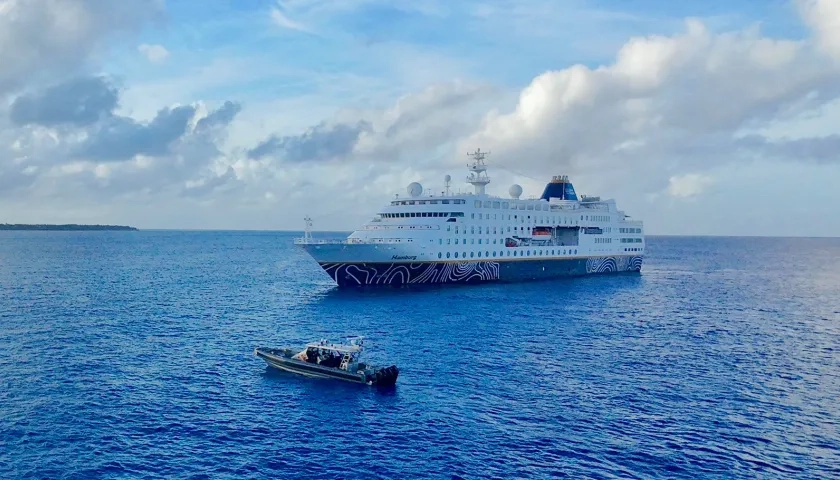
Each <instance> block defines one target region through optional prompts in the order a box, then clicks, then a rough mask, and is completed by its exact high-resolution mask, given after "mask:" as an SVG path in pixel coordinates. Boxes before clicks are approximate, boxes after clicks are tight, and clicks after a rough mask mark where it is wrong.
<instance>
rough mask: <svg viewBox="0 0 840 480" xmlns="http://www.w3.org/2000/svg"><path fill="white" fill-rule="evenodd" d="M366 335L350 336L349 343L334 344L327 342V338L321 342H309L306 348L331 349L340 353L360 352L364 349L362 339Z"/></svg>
mask: <svg viewBox="0 0 840 480" xmlns="http://www.w3.org/2000/svg"><path fill="white" fill-rule="evenodd" d="M363 338H364V337H348V338H347V343H340V344H337V345H336V344H333V343H327V341H326V340H321V341H320V342H312V343H307V344H306V348H307V349H308V348H317V349H320V350H330V351H334V352H339V353H359V352H361V351H362V349H363V347H362V339H363Z"/></svg>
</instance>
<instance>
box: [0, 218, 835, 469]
mask: <svg viewBox="0 0 840 480" xmlns="http://www.w3.org/2000/svg"><path fill="white" fill-rule="evenodd" d="M294 236H295V235H294V234H292V233H281V232H176V231H140V232H0V478H3V479H7V478H8V479H16V478H68V479H69V478H73V479H75V478H132V479H133V478H231V479H232V478H237V479H239V478H298V477H300V478H306V479H314V478H447V479H448V478H491V477H492V478H504V479H510V478H529V479H530V478H550V477H568V478H622V479H624V478H641V479H653V478H668V479H680V478H685V479H689V478H690V479H697V478H720V479H731V478H779V479H798V478H802V479H806V478H807V479H816V478H840V240H838V239H790V238H776V239H773V238H696V237H695V238H686V237H651V238H649V241H648V252H647V258H646V263H645V266H644V268H643V270H642V273H641V274H630V275H618V276H599V277H588V278H578V279H564V280H557V281H547V282H534V283H522V284H498V285H495V284H491V285H478V286H462V287H444V288H431V289H429V288H427V289H424V290H405V289H401V290H387V291H365V292H355V291H350V292H344V291H337V290H336V289H335V288H334V287H333V286H332V284H331V283H330V280H329V278H328V277H327V276H326V275H325V274H323V273H322V272H321V271H320V269H319V268H318V266H317V265H316V264H315V262H314V261H312V260H311V259H309V258H308V257H307V256H305V255H304V254H303V253H302V252H301V251H299V250H297V249H296V248H294V247H293V246H292V245H291V242H292V239H293V237H294ZM345 334H346V335H350V334H361V335H365V336H367V346H368V353H369V358H370V359H371V360H373V361H376V362H378V363H382V364H384V363H391V362H393V363H396V364H397V365H398V366H399V367H400V370H401V373H400V378H399V381H398V382H397V386H396V387H395V388H393V389H385V390H381V389H377V388H375V387H368V386H363V385H355V384H347V383H342V382H335V381H330V380H317V379H309V378H305V377H298V376H295V375H292V374H286V373H280V372H274V371H270V370H268V369H267V368H266V366H265V364H264V363H263V362H262V361H261V360H260V359H258V358H256V357H255V356H254V354H253V350H254V347H256V346H260V345H264V346H292V347H297V346H300V345H302V344H303V343H305V342H307V341H310V340H317V339H320V338H321V337H333V338H335V337H338V336H340V335H345Z"/></svg>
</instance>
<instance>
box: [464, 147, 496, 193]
mask: <svg viewBox="0 0 840 480" xmlns="http://www.w3.org/2000/svg"><path fill="white" fill-rule="evenodd" d="M489 154H490V152H482V151H481V149H480V148H479V149H476V151H475V152H473V153H467V156H468V157H472V159H473V161H472V163H471V164H469V165H467V168H469V170H470V171H471V172H472V173H470V174H469V176H468V177H467V183H471V184H472V185H473V187H475V194H476V195H484V187H485V186H487V184H488V183H490V177H488V176H487V165H485V164H484V157H485V156H487V155H489Z"/></svg>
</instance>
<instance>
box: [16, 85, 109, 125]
mask: <svg viewBox="0 0 840 480" xmlns="http://www.w3.org/2000/svg"><path fill="white" fill-rule="evenodd" d="M118 100H119V90H118V89H117V87H115V86H114V85H113V84H112V83H111V82H110V81H109V80H108V79H107V78H105V77H79V78H74V79H70V80H68V81H65V82H62V83H59V84H56V85H53V86H50V87H49V88H47V89H45V90H43V91H40V92H33V93H28V94H24V95H20V96H19V97H17V98H15V100H14V101H13V102H12V105H11V112H10V118H11V120H12V122H14V123H15V124H17V125H28V124H35V125H42V126H46V127H52V126H57V125H90V124H92V123H95V122H97V121H98V120H99V119H100V118H102V117H103V116H107V115H110V114H111V112H113V111H114V109H115V108H116V107H117V103H118Z"/></svg>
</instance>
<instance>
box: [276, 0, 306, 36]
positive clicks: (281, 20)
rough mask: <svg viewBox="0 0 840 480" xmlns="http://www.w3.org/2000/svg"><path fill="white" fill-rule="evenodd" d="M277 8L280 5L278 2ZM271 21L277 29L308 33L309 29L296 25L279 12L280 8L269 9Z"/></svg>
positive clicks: (296, 23)
mask: <svg viewBox="0 0 840 480" xmlns="http://www.w3.org/2000/svg"><path fill="white" fill-rule="evenodd" d="M278 6H282V5H281V4H280V3H279V2H278ZM271 21H272V22H274V24H275V25H277V26H278V27H282V28H286V29H289V30H297V31H299V32H308V31H309V29H308V28H306V27H305V26H304V25H303V24H301V23H298V22H296V21H294V20H292V19H290V18H289V17H287V16H286V14H285V13H283V11H282V10H280V8H278V7H274V8H272V9H271Z"/></svg>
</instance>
